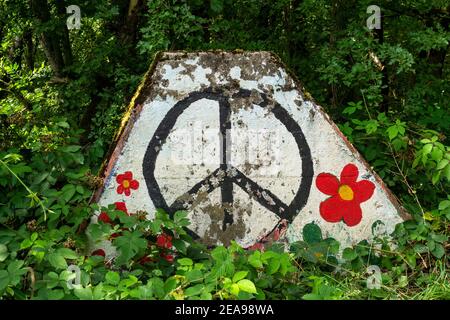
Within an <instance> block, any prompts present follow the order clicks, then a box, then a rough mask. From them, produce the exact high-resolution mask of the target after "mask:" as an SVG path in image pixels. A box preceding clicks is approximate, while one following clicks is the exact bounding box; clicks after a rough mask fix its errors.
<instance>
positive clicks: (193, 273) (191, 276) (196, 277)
mask: <svg viewBox="0 0 450 320" xmlns="http://www.w3.org/2000/svg"><path fill="white" fill-rule="evenodd" d="M184 276H185V277H186V279H187V280H188V281H189V282H195V281H200V280H202V279H203V273H202V272H201V271H200V270H195V269H194V270H190V271H188V272H186V274H185V275H184Z"/></svg>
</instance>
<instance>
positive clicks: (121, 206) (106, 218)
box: [98, 202, 130, 225]
mask: <svg viewBox="0 0 450 320" xmlns="http://www.w3.org/2000/svg"><path fill="white" fill-rule="evenodd" d="M114 205H115V206H116V210H120V211H123V212H125V213H126V214H127V215H128V216H129V215H130V214H129V213H128V209H127V206H126V204H125V202H114ZM98 220H99V221H102V222H104V223H109V224H111V225H112V224H113V222H112V221H111V218H110V217H109V216H108V214H107V213H106V212H102V213H100V214H99V216H98Z"/></svg>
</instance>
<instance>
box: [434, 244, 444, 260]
mask: <svg viewBox="0 0 450 320" xmlns="http://www.w3.org/2000/svg"><path fill="white" fill-rule="evenodd" d="M431 253H432V254H433V255H434V256H435V257H436V258H438V259H440V258H442V257H443V256H444V254H445V249H444V246H443V245H442V244H440V243H436V246H435V247H434V250H432V251H431Z"/></svg>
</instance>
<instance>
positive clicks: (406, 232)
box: [0, 0, 450, 299]
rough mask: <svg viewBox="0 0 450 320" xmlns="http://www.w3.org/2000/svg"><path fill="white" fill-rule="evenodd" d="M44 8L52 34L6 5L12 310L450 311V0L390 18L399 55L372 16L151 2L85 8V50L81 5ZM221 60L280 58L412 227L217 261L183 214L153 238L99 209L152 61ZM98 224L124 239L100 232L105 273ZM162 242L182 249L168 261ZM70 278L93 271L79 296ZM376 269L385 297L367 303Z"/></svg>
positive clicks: (162, 219)
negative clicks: (101, 302) (248, 302)
mask: <svg viewBox="0 0 450 320" xmlns="http://www.w3.org/2000/svg"><path fill="white" fill-rule="evenodd" d="M44 3H47V4H48V8H49V11H48V14H49V20H48V21H43V20H42V19H40V16H39V12H38V11H39V10H37V9H33V8H31V7H30V2H25V1H19V2H17V1H0V26H1V27H0V297H1V298H2V299H13V298H14V299H30V298H31V299H247V298H248V299H250V298H252V299H300V298H303V299H348V298H351V299H364V298H368V299H371V298H377V299H388V298H394V299H408V298H409V299H435V298H441V299H442V298H444V299H445V298H447V299H449V298H450V297H449V292H450V288H449V285H448V283H449V276H448V270H449V262H448V261H449V259H448V248H449V242H448V236H449V223H450V194H449V190H450V142H449V137H450V112H449V110H450V104H449V101H450V100H449V92H450V69H449V66H450V62H449V53H448V48H449V40H450V30H449V24H448V15H449V10H450V8H449V7H448V3H447V1H443V0H431V1H417V0H401V1H385V0H381V1H379V2H378V3H377V5H379V6H380V7H381V8H382V11H383V15H384V21H383V30H382V32H383V35H384V37H383V39H380V38H379V36H378V35H377V34H376V33H375V32H370V31H369V30H367V28H366V27H365V22H366V19H367V13H366V9H367V7H368V5H371V4H373V3H372V2H371V1H369V0H352V1H340V2H339V1H338V2H333V3H330V2H328V1H323V0H314V1H313V0H305V1H286V0H276V1H263V0H236V1H231V0H188V1H184V0H183V1H181V0H151V1H144V3H143V4H142V5H140V6H139V7H138V8H137V10H135V12H136V15H131V16H128V5H129V2H127V1H104V0H99V1H95V3H94V2H93V3H89V4H87V2H86V3H85V2H83V1H73V2H70V4H77V5H79V6H80V7H81V12H82V27H81V29H79V30H71V31H70V33H67V36H68V37H67V39H68V41H69V48H67V47H66V48H64V47H63V43H64V39H65V38H64V34H65V32H66V30H65V28H64V21H65V18H66V17H65V16H64V14H61V13H60V12H59V11H58V8H59V7H58V6H61V4H62V6H63V7H64V6H66V5H68V4H69V3H68V2H67V1H53V0H47V1H44ZM38 9H41V10H42V8H38ZM43 36H47V37H48V39H49V40H52V41H54V42H53V43H54V44H55V43H56V47H59V48H60V49H61V52H60V53H61V54H62V58H63V60H64V61H63V63H62V62H61V63H60V64H61V66H60V67H61V70H57V69H58V68H56V67H55V63H54V61H53V63H52V61H51V59H50V58H51V54H50V53H49V50H48V49H49V45H48V44H46V42H45V41H42V40H41V39H42V37H43ZM51 48H53V49H54V48H55V47H51V46H50V49H51ZM209 49H227V50H234V49H245V50H272V51H274V52H275V53H277V54H278V55H279V56H280V57H281V58H282V60H283V61H285V62H286V63H287V65H288V66H289V68H290V69H291V70H292V71H293V72H294V73H295V74H296V75H298V77H299V78H300V79H301V80H302V82H303V84H304V86H305V88H306V90H307V91H308V92H309V93H310V94H311V95H312V96H313V97H314V98H315V99H316V100H317V101H318V102H319V103H320V104H321V105H322V106H323V107H324V108H325V110H326V111H327V112H328V113H329V114H330V115H331V117H332V118H333V120H334V121H335V122H336V123H337V124H338V126H339V128H340V129H341V131H342V132H343V133H344V134H345V135H346V136H347V138H348V139H349V140H350V141H351V142H352V143H353V144H354V145H355V146H356V148H357V149H358V150H359V151H360V152H361V153H362V154H363V156H364V157H365V159H366V160H367V161H368V162H369V163H370V165H371V166H372V167H373V169H374V170H375V171H376V172H377V173H378V174H379V175H380V176H381V178H382V179H383V180H384V181H385V182H386V183H387V185H388V186H389V187H390V188H391V189H392V190H393V191H394V193H395V194H396V195H397V196H398V198H399V199H400V201H401V202H402V204H403V205H404V206H405V208H407V209H408V211H409V212H410V213H411V214H412V220H410V221H407V222H405V223H403V224H400V225H398V226H397V229H396V230H395V232H394V242H393V243H391V242H388V241H387V239H385V238H383V236H379V237H378V238H377V239H375V241H374V243H371V244H369V243H367V242H360V243H358V244H356V245H355V246H354V247H352V248H341V247H340V244H339V243H338V242H337V241H336V240H334V239H332V238H325V239H324V235H323V234H322V232H321V230H320V228H319V227H318V226H317V225H315V224H307V225H306V226H305V227H304V230H303V232H302V234H301V235H299V238H301V239H302V240H301V241H297V242H295V243H292V244H291V245H290V248H289V249H290V250H288V251H287V252H285V251H284V250H283V249H284V248H282V247H281V246H279V245H273V246H272V247H271V248H268V250H266V251H265V252H260V251H246V250H243V249H242V248H240V247H239V246H238V245H237V244H235V243H234V244H232V245H231V246H230V247H228V248H224V247H217V248H213V249H207V248H205V247H202V246H201V245H199V244H196V243H194V242H192V240H191V239H190V238H189V237H188V236H187V235H186V234H185V232H184V229H183V228H182V227H184V226H187V225H188V223H189V221H188V219H187V218H186V215H185V213H183V212H177V213H176V214H175V215H174V218H173V220H172V219H169V217H168V215H167V214H166V213H164V212H161V211H158V212H157V213H156V214H155V219H154V220H152V221H147V220H145V219H142V217H143V215H136V216H130V217H128V216H126V215H124V214H123V213H122V212H121V211H117V210H114V208H113V207H112V208H98V207H97V206H96V205H91V204H89V199H90V197H91V194H92V191H93V190H94V189H95V188H96V187H97V186H98V185H99V182H100V181H99V179H98V177H97V176H96V175H97V173H98V169H99V167H100V165H101V162H102V160H103V157H104V155H105V154H106V151H107V149H108V148H109V146H110V143H111V142H112V140H113V137H114V135H115V133H116V130H117V127H118V126H119V124H120V120H121V118H122V115H123V112H124V110H125V109H126V107H127V104H128V102H129V101H130V98H131V95H132V94H133V92H134V91H135V89H136V87H137V85H138V82H139V79H141V77H142V75H143V73H144V72H145V70H146V69H147V68H148V65H149V64H150V60H151V58H152V57H153V55H154V54H155V53H156V52H157V51H158V50H209ZM71 55H72V59H70V56H71ZM53 58H54V57H53ZM308 92H307V93H306V94H307V96H309V93H308ZM99 210H100V211H105V212H108V214H110V215H111V217H114V219H115V221H116V222H117V224H116V225H115V226H114V227H112V226H110V225H107V224H92V225H90V226H89V229H88V230H89V232H90V235H91V236H92V237H93V238H95V239H103V238H104V237H107V238H109V239H112V242H113V244H114V245H115V246H116V248H117V249H118V256H117V257H116V259H115V260H114V262H113V263H112V262H111V261H109V260H108V261H104V259H103V258H102V257H99V256H91V252H90V250H89V249H88V248H87V243H88V242H87V239H86V236H85V234H84V232H82V230H83V229H84V226H85V222H86V221H87V220H88V219H89V218H90V217H91V216H92V215H93V214H94V213H96V212H97V213H98V211H99ZM373 229H376V226H374V228H373ZM161 233H167V234H169V235H171V236H172V237H173V239H172V243H173V248H171V249H167V248H165V249H162V248H159V247H158V246H157V245H155V240H156V237H157V236H158V235H159V234H161ZM170 257H172V258H174V261H173V262H169V261H170V260H171V258H170ZM168 260H169V261H168ZM141 262H143V263H141ZM69 265H76V266H78V267H79V268H80V270H81V277H80V279H81V284H80V286H78V287H76V288H74V289H71V288H69V287H68V285H67V281H68V280H71V279H72V280H73V277H74V275H73V274H72V273H70V272H69V271H67V266H69ZM370 265H378V266H380V268H381V271H382V287H381V288H379V289H373V290H369V289H367V287H366V284H365V280H366V279H367V274H366V269H367V267H368V266H370Z"/></svg>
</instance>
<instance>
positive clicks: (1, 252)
mask: <svg viewBox="0 0 450 320" xmlns="http://www.w3.org/2000/svg"><path fill="white" fill-rule="evenodd" d="M8 255H9V253H8V248H7V247H6V246H5V245H4V244H1V243H0V262H3V261H5V260H6V258H7V257H8Z"/></svg>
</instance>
